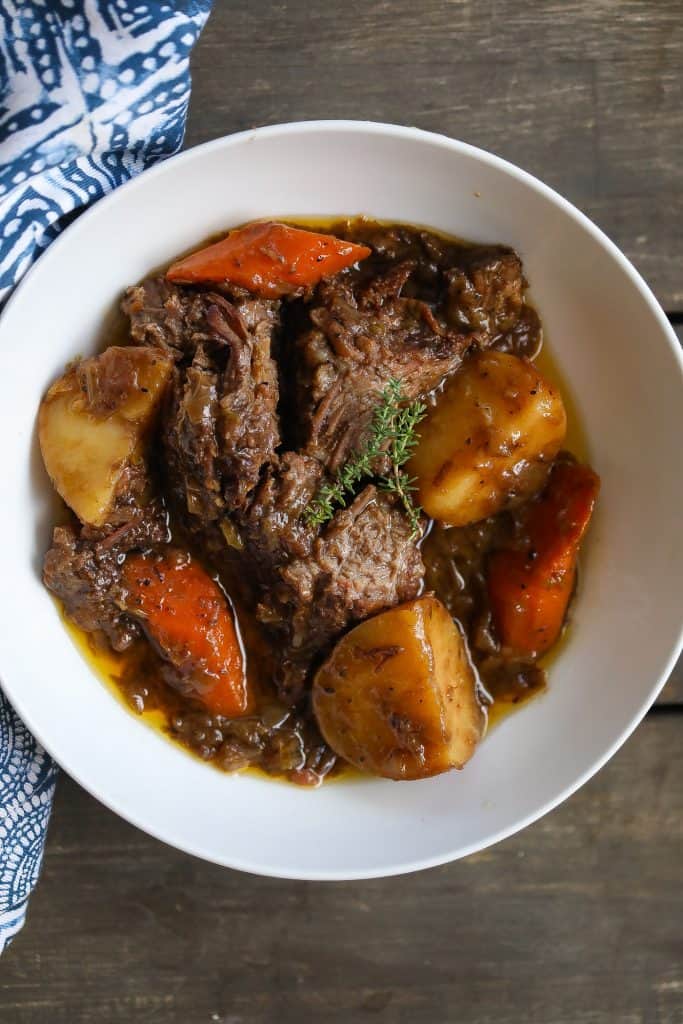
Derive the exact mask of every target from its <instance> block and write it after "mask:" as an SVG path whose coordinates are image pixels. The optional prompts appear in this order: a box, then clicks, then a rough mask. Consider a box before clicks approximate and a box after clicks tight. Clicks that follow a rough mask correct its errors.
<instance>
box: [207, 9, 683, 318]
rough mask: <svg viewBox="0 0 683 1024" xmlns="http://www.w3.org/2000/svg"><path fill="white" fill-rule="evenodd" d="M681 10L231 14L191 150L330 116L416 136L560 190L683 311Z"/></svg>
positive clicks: (210, 37) (213, 30)
mask: <svg viewBox="0 0 683 1024" xmlns="http://www.w3.org/2000/svg"><path fill="white" fill-rule="evenodd" d="M682 60H683V19H682V18H681V17H680V3H679V0H659V2H658V3H657V4H652V3H648V2H644V0H643V2H630V3H629V4H623V3H621V2H620V0H601V2H593V3H589V2H587V0H582V2H578V0H568V2H564V0H563V2H559V0H558V2H547V3H544V4H538V3H535V2H532V0H522V2H515V3H512V2H511V0H505V2H500V0H459V2H451V3H448V2H443V0H423V2H421V3H419V4H415V3H413V2H412V0H394V2H393V3H391V4H386V3H369V4H368V3H366V2H362V0H347V3H345V4H344V5H343V6H342V5H337V4H318V5H311V4H309V3H308V0H290V2H289V3H286V4H271V3H270V2H269V0H252V2H251V3H249V4H241V3H237V2H236V0H223V2H222V3H220V4H217V5H216V9H215V11H214V13H213V15H212V17H211V19H210V21H209V24H208V26H207V28H206V30H205V32H204V35H203V37H202V40H201V41H200V44H199V46H198V47H197V50H196V53H195V58H194V69H195V89H194V95H193V100H192V106H191V116H190V122H189V128H188V135H187V142H188V144H190V145H194V144H195V143H197V142H201V141H204V140H206V139H210V138H215V137H216V136H218V135H223V134H226V133H229V132H233V131H236V130H239V129H242V128H247V127H250V126H252V125H259V124H272V123H276V122H279V121H290V120H297V119H308V118H318V117H352V118H353V117H356V118H366V119H373V120H382V121H394V122H399V123H403V124H414V125H417V126H419V127H421V128H428V129H432V130H435V131H440V132H444V133H446V134H448V135H452V136H454V137H456V138H461V139H464V140H466V141H467V142H471V143H474V144H475V145H478V146H482V147H484V148H485V149H490V150H493V151H495V152H497V153H499V154H500V155H501V156H504V157H507V158H508V159H510V160H512V161H514V162H515V163H518V164H520V165H521V166H522V167H525V168H526V169H527V170H529V171H531V172H533V173H534V174H537V175H538V176H539V177H540V178H542V179H543V180H544V181H546V182H548V183H549V184H550V185H553V186H554V187H556V188H558V189H559V190H560V191H561V192H563V193H564V194H565V195H567V196H568V197H569V198H570V199H571V200H572V201H573V202H575V203H577V205H578V206H579V207H581V208H582V209H584V210H585V211H586V212H587V213H588V214H589V216H591V217H592V218H593V219H595V220H596V221H597V223H598V224H600V226H601V227H603V228H604V229H605V230H606V231H607V233H608V234H610V235H611V236H612V237H613V238H614V240H615V241H616V242H617V243H618V244H619V245H620V246H622V247H623V248H624V250H625V251H626V252H627V254H628V255H629V256H630V257H631V258H632V259H633V260H634V262H635V263H636V265H637V266H638V267H639V268H640V269H641V271H642V272H643V273H644V275H645V277H646V278H647V280H648V281H649V282H650V283H651V285H652V286H653V288H654V289H655V291H656V293H657V295H658V297H659V299H660V301H661V302H662V304H663V305H664V306H665V307H666V308H667V309H671V310H678V309H683V284H682V279H681V275H680V273H679V257H680V244H679V227H678V226H679V224H680V223H681V220H682V219H683V190H682V188H681V185H682V184H683V160H681V157H682V156H683V147H682V144H681V139H682V138H683V131H682V127H683V78H682V76H681V75H680V71H679V69H680V66H681V61H682Z"/></svg>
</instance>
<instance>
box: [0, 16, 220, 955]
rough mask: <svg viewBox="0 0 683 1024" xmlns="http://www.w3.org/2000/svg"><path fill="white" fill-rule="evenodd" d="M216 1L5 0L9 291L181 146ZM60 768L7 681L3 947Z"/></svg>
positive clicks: (0, 901) (2, 164)
mask: <svg viewBox="0 0 683 1024" xmlns="http://www.w3.org/2000/svg"><path fill="white" fill-rule="evenodd" d="M210 6H211V0H168V2H166V3H160V2H158V0H0V302H1V301H2V300H3V299H4V298H6V297H7V295H8V293H9V292H10V290H11V289H12V288H13V287H14V285H15V284H16V283H17V282H18V281H19V279H20V278H21V277H22V275H23V274H24V273H25V272H26V270H27V269H28V268H29V266H30V265H31V263H32V262H33V261H34V260H35V258H36V257H37V256H38V255H39V254H40V253H41V252H42V251H43V249H45V248H46V246H47V245H49V243H50V242H51V241H52V239H53V238H55V237H56V236H57V235H58V234H59V232H60V231H61V230H62V228H63V227H65V226H66V224H67V223H68V222H69V221H70V220H72V219H73V217H74V215H76V214H77V213H78V212H79V211H81V210H82V209H83V208H84V207H85V206H86V205H88V204H89V203H92V202H94V201H96V200H97V199H99V198H101V196H103V195H104V194H105V193H107V192H110V191H111V190H112V189H113V188H116V186H117V185H120V184H121V183H122V182H124V181H127V180H128V178H130V177H131V176H132V175H133V174H136V173H137V172H138V171H141V170H143V169H144V168H145V167H148V166H149V165H150V164H152V163H155V162H156V161H157V160H160V159H162V158H163V157H165V156H169V155H170V154H171V153H175V152H177V150H178V149H180V146H181V145H182V140H183V132H184V129H185V116H186V113H187V104H188V99H189V92H190V76H189V68H188V58H189V53H190V50H191V48H192V46H193V44H194V43H195V41H196V39H197V37H198V35H199V33H200V31H201V29H202V27H203V25H204V22H205V21H206V18H207V16H208V13H209V9H210ZM55 775H56V769H55V767H54V765H53V764H52V762H51V760H50V758H49V757H48V755H47V754H46V753H45V751H44V750H43V749H42V748H41V747H40V746H39V744H38V743H36V741H35V740H34V738H33V737H32V736H31V734H30V733H29V732H28V730H27V729H26V727H25V726H24V725H23V723H22V722H20V721H19V719H18V718H17V717H16V715H15V714H14V712H13V711H12V709H11V708H10V706H9V704H8V703H7V701H6V699H5V697H4V696H3V694H2V692H0V952H1V951H2V949H3V948H4V946H5V945H6V944H7V943H8V942H9V941H10V939H11V937H12V936H13V935H15V934H16V932H18V931H19V929H20V928H21V926H22V924H23V923H24V917H25V914H26V905H27V900H28V897H29V895H30V893H31V890H32V888H33V886H34V885H35V883H36V880H37V877H38V872H39V870H40V862H41V858H42V853H43V844H44V840H45V833H46V829H47V823H48V819H49V816H50V809H51V805H52V796H53V793H54V786H55Z"/></svg>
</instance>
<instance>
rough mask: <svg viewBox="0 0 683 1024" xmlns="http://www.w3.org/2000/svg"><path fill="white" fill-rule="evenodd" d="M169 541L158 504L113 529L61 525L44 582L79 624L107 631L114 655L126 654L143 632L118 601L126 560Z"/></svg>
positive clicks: (46, 564) (48, 556)
mask: <svg viewBox="0 0 683 1024" xmlns="http://www.w3.org/2000/svg"><path fill="white" fill-rule="evenodd" d="M168 539H169V532H168V522H167V518H166V513H165V511H164V508H163V506H162V505H161V504H159V503H158V502H153V503H151V504H150V505H149V506H147V507H146V508H137V509H136V511H135V513H133V512H131V515H130V517H129V519H128V521H127V522H126V523H124V524H123V525H119V526H116V527H115V528H113V527H110V528H103V529H100V530H95V529H93V528H88V527H81V528H80V529H79V528H77V527H75V526H58V527H56V529H55V531H54V535H53V538H52V547H51V548H50V549H49V551H48V552H47V554H46V555H45V561H44V563H43V581H44V582H45V585H46V587H47V588H48V589H49V590H51V591H52V593H53V594H54V595H55V596H56V597H58V598H59V599H60V601H61V602H62V604H63V605H64V611H65V612H66V614H67V615H68V616H69V618H70V619H72V620H73V621H74V622H75V623H76V625H78V626H80V627H81V629H85V630H86V631H87V632H89V633H96V632H102V633H104V635H105V636H106V637H107V639H108V641H109V643H110V644H111V646H112V647H113V648H114V650H115V651H124V650H126V648H127V647H129V646H130V645H131V644H132V642H133V641H134V640H136V639H138V638H139V637H140V635H141V633H140V628H139V626H138V625H137V623H136V622H134V620H133V619H131V618H130V617H129V616H128V615H126V614H124V613H123V612H121V610H120V608H119V606H118V603H117V600H118V596H119V590H120V587H121V562H122V559H123V556H125V555H126V554H127V553H128V552H129V551H135V550H146V549H147V548H151V547H155V546H158V545H160V544H165V543H166V542H167V541H168Z"/></svg>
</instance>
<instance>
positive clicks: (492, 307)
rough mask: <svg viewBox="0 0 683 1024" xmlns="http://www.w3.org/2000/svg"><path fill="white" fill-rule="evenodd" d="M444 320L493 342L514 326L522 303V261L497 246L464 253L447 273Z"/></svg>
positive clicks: (510, 252)
mask: <svg viewBox="0 0 683 1024" xmlns="http://www.w3.org/2000/svg"><path fill="white" fill-rule="evenodd" d="M444 280H445V281H446V286H447V295H446V300H445V307H446V317H447V319H448V322H449V323H450V324H451V326H452V327H453V328H455V329H460V330H465V331H468V332H471V333H473V334H476V335H477V337H478V338H479V339H480V341H482V340H485V339H486V340H488V341H489V343H490V342H492V341H494V340H495V339H496V338H497V337H498V336H499V335H501V334H505V332H506V331H509V330H511V328H512V327H513V326H514V325H515V323H516V322H517V320H518V319H519V316H520V314H521V312H522V305H523V302H524V294H523V293H524V285H525V282H524V275H523V274H522V261H521V260H520V258H519V256H518V255H517V253H516V252H513V251H512V250H510V249H502V248H500V247H499V246H476V247H473V248H472V249H471V250H465V253H464V255H463V257H462V259H461V265H459V266H458V265H456V266H454V267H451V268H450V269H449V270H446V271H445V273H444Z"/></svg>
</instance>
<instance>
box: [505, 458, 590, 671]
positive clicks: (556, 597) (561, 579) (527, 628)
mask: <svg viewBox="0 0 683 1024" xmlns="http://www.w3.org/2000/svg"><path fill="white" fill-rule="evenodd" d="M599 487H600V479H599V477H598V476H597V474H596V473H594V472H593V470H592V469H590V468H589V467H588V466H581V465H578V464H576V463H568V462H566V463H558V464H557V465H556V466H555V468H554V469H553V471H552V473H551V476H550V481H549V483H548V486H547V488H546V490H545V491H544V492H543V494H542V495H541V497H540V499H539V500H538V501H536V502H533V503H532V504H530V505H529V506H528V510H527V516H526V522H525V526H526V529H525V531H524V532H525V534H526V536H527V538H528V543H527V544H526V545H525V547H524V548H522V549H519V548H515V549H512V548H510V549H503V550H501V551H497V552H495V553H494V554H493V555H492V556H491V558H490V559H489V566H488V592H489V600H490V603H491V610H492V613H493V621H494V625H495V628H496V632H497V634H498V638H499V640H500V642H501V644H502V645H503V646H504V647H507V648H509V649H510V650H511V651H512V652H513V653H514V654H517V655H521V656H525V655H538V654H542V653H543V652H545V651H547V650H548V649H549V648H550V647H552V645H553V644H554V643H555V641H556V640H557V638H558V637H559V635H560V632H561V630H562V626H563V624H564V620H565V616H566V613H567V607H568V605H569V601H570V598H571V596H572V592H573V589H574V583H575V580H576V563H577V559H578V554H579V547H580V544H581V540H582V538H583V536H584V534H585V532H586V530H587V529H588V524H589V522H590V519H591V516H592V514H593V508H594V506H595V501H596V498H597V495H598V490H599Z"/></svg>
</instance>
